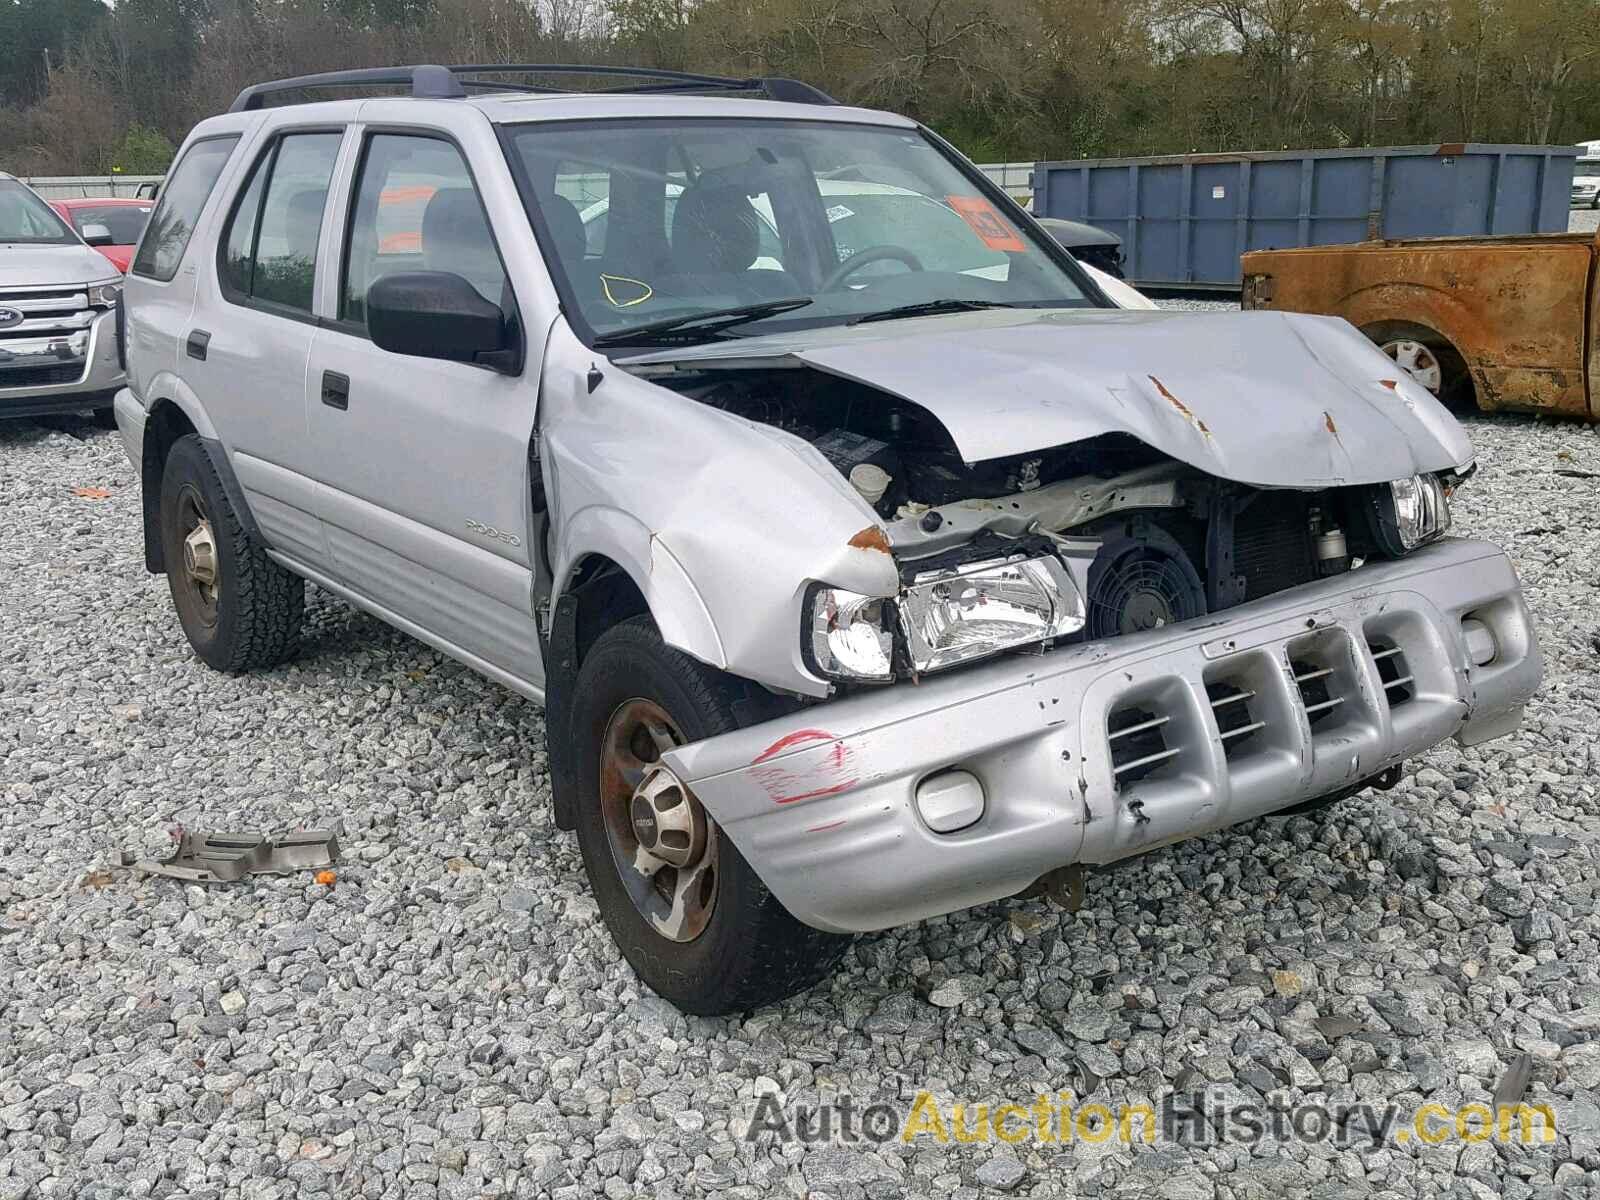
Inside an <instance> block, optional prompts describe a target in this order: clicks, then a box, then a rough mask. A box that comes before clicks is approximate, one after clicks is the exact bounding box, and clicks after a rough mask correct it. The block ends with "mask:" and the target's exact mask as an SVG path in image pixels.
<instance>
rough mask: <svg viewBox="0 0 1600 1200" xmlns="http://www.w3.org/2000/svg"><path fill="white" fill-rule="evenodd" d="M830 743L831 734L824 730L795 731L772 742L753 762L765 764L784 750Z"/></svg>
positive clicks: (831, 739)
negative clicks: (817, 743) (805, 745)
mask: <svg viewBox="0 0 1600 1200" xmlns="http://www.w3.org/2000/svg"><path fill="white" fill-rule="evenodd" d="M831 741H833V734H831V733H829V732H828V731H827V730H826V729H801V730H797V731H796V732H794V733H789V734H785V735H784V736H783V737H781V738H779V739H778V740H777V741H775V742H773V743H772V745H770V746H768V747H767V748H766V749H765V750H763V751H762V752H761V753H760V754H758V755H756V757H755V759H754V762H758V763H761V762H766V761H767V759H769V758H773V757H775V756H776V755H779V754H782V753H783V752H784V751H785V750H790V749H793V748H794V747H795V746H803V745H804V744H805V743H807V742H831Z"/></svg>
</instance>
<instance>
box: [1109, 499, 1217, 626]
mask: <svg viewBox="0 0 1600 1200" xmlns="http://www.w3.org/2000/svg"><path fill="white" fill-rule="evenodd" d="M1088 607H1089V611H1088V617H1089V623H1088V624H1087V625H1086V626H1085V627H1084V634H1085V636H1087V637H1088V638H1090V639H1098V638H1106V637H1116V636H1117V635H1118V634H1125V633H1142V632H1144V631H1145V630H1147V629H1160V628H1161V627H1162V626H1165V625H1171V624H1174V623H1175V622H1178V621H1187V620H1190V619H1191V618H1193V617H1199V616H1204V615H1205V613H1206V591H1205V585H1204V584H1202V583H1201V582H1200V575H1199V572H1197V571H1196V570H1195V568H1194V564H1193V563H1192V562H1190V561H1189V556H1188V555H1187V554H1185V553H1184V550H1183V547H1182V546H1180V545H1179V544H1178V542H1177V541H1176V539H1174V538H1173V537H1172V536H1171V535H1170V534H1168V533H1167V532H1166V531H1165V530H1163V529H1162V528H1161V527H1160V526H1158V525H1154V524H1152V523H1150V522H1148V521H1146V520H1143V519H1141V518H1135V519H1134V520H1133V521H1130V522H1129V523H1128V527H1127V530H1126V532H1119V533H1116V534H1113V535H1112V536H1110V537H1108V538H1106V540H1105V541H1104V542H1102V543H1101V545H1100V550H1099V553H1097V554H1096V555H1095V559H1094V562H1093V563H1092V564H1091V565H1090V567H1089V596H1088Z"/></svg>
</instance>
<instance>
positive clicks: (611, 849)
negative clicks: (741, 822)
mask: <svg viewBox="0 0 1600 1200" xmlns="http://www.w3.org/2000/svg"><path fill="white" fill-rule="evenodd" d="M749 690H750V689H749V686H748V685H746V684H744V683H742V682H740V681H738V680H735V679H732V678H730V677H728V676H726V675H723V674H722V673H721V672H718V671H715V670H713V669H711V668H710V667H707V666H706V665H705V664H703V663H700V662H697V661H696V660H694V659H692V658H690V657H689V656H688V655H686V654H683V653H681V652H679V651H677V650H674V649H672V648H671V647H669V646H667V645H666V644H665V643H663V642H662V640H661V636H660V634H658V633H657V632H656V630H655V626H654V625H653V624H652V623H651V622H650V621H649V619H648V618H644V617H638V618H634V619H632V620H629V621H625V622H623V623H622V624H620V625H617V626H615V627H613V628H612V629H610V630H608V631H607V632H606V633H604V634H602V635H601V637H600V638H599V640H598V641H596V643H595V645H594V647H593V649H591V650H590V652H589V654H588V656H587V657H585V659H584V660H583V666H582V667H581V668H580V669H579V672H578V678H577V681H576V684H575V686H574V687H573V702H572V704H573V712H572V721H571V725H570V728H571V730H572V735H573V737H574V739H575V741H576V752H577V755H578V785H579V792H578V795H579V806H580V808H579V812H578V842H579V845H580V846H581V848H582V850H583V862H584V868H585V870H586V871H587V872H588V875H589V885H590V887H591V888H592V889H593V890H594V894H595V899H596V900H597V901H598V903H599V905H600V913H601V915H602V917H604V919H605V922H606V926H607V928H608V929H610V931H611V936H612V937H613V938H614V939H615V940H616V943H617V946H618V948H619V949H620V950H621V951H622V954H623V957H624V958H626V959H627V960H628V963H629V965H630V966H632V967H633V969H634V970H635V971H636V972H637V973H638V975H639V977H640V978H641V979H643V980H644V981H645V983H647V984H649V985H650V987H651V988H653V989H654V990H655V991H656V992H657V993H659V994H660V995H662V996H664V997H666V998H667V999H668V1000H670V1001H672V1003H674V1004H675V1005H677V1006H678V1007H679V1008H681V1009H683V1010H684V1011H685V1012H690V1013H698V1014H702V1015H706V1016H712V1015H718V1014H722V1013H729V1012H739V1011H742V1010H745V1009H751V1008H758V1007H760V1006H761V1005H764V1004H770V1003H773V1002H775V1001H778V1000H782V999H783V998H785V997H786V996H791V995H793V994H794V993H796V992H798V991H800V990H802V989H804V988H806V987H809V986H810V985H811V984H813V983H815V982H816V981H817V980H819V979H821V978H822V977H823V976H824V975H826V974H827V973H828V971H829V970H831V969H832V967H833V965H834V963H835V962H836V961H837V960H838V957H839V955H840V954H841V953H842V952H843V950H844V948H845V947H846V946H847V945H848V944H849V939H848V938H846V937H841V936H838V935H835V934H828V933H823V932H821V931H819V930H816V929H812V928H810V927H809V926H806V925H802V924H801V923H800V922H799V921H797V920H795V919H794V917H792V916H790V915H789V912H788V910H787V909H785V908H784V907H783V905H782V904H780V903H779V902H778V900H777V899H776V898H775V897H774V896H773V895H772V893H771V892H769V891H768V890H767V887H766V885H765V884H764V883H762V882H761V879H760V877H759V876H758V875H757V874H756V873H755V871H754V870H753V869H752V868H751V866H750V864H749V863H747V862H746V861H745V860H744V857H743V856H742V855H741V854H740V853H739V851H738V849H737V848H736V847H735V846H734V845H733V843H732V842H731V841H729V839H728V837H727V835H726V834H725V833H723V831H722V830H721V829H719V828H718V827H717V824H716V822H715V820H713V819H712V818H711V816H710V814H708V813H707V812H706V811H705V809H704V808H703V807H702V806H701V804H700V802H699V801H698V800H697V799H696V798H695V796H694V794H693V792H691V791H690V790H689V789H688V788H687V787H686V786H685V785H684V784H683V783H682V781H681V780H679V779H678V778H677V777H676V776H675V775H674V774H673V773H672V771H671V770H670V769H669V768H668V767H666V766H665V764H663V763H662V762H661V756H662V755H663V754H664V753H665V752H666V751H668V750H671V749H672V748H673V747H674V746H679V745H684V744H686V743H688V742H694V741H699V740H701V739H702V738H707V737H712V736H714V735H716V734H719V733H727V732H729V731H731V730H733V729H736V728H738V722H737V721H736V720H735V718H734V706H735V704H736V703H737V702H738V701H740V700H741V699H743V698H744V697H745V696H746V694H747V693H748V692H749Z"/></svg>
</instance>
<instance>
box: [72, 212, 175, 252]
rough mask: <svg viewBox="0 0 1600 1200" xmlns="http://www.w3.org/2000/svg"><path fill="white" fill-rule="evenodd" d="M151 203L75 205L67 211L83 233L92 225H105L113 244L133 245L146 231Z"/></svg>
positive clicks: (78, 229)
mask: <svg viewBox="0 0 1600 1200" xmlns="http://www.w3.org/2000/svg"><path fill="white" fill-rule="evenodd" d="M153 207H154V205H150V204H106V205H102V206H99V207H81V206H76V205H75V206H74V207H72V208H69V209H68V210H67V211H68V212H69V213H70V214H71V215H72V224H73V226H74V227H75V228H76V229H77V231H78V232H79V233H80V234H81V233H82V232H83V231H84V230H85V229H87V228H88V227H89V226H90V225H104V226H105V227H106V228H107V229H109V230H110V231H111V244H112V245H113V246H132V245H135V244H136V243H137V242H138V241H139V235H140V234H141V233H143V232H144V226H145V222H146V221H148V220H149V219H150V210H151V208H153Z"/></svg>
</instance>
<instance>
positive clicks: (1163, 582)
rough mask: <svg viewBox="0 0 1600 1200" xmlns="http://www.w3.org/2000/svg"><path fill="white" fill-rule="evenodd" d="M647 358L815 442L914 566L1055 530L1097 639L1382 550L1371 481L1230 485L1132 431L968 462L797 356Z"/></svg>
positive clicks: (888, 404) (666, 380)
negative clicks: (746, 362) (1368, 506)
mask: <svg viewBox="0 0 1600 1200" xmlns="http://www.w3.org/2000/svg"><path fill="white" fill-rule="evenodd" d="M638 370H639V372H640V373H641V374H648V375H649V376H650V377H651V378H653V379H655V381H656V382H658V383H661V384H663V385H665V386H667V387H670V388H672V389H673V390H675V391H677V392H680V393H682V394H684V395H686V396H689V397H690V398H692V399H695V400H697V401H699V402H700V403H703V404H706V405H709V406H711V407H714V408H719V409H722V410H724V411H726V412H729V413H732V414H734V415H737V416H739V417H743V418H745V419H746V420H752V421H757V422H760V423H762V424H765V425H771V426H774V427H775V428H778V429H782V430H784V431H785V432H788V433H791V434H793V435H795V436H797V437H800V438H803V439H805V440H806V441H808V442H810V443H811V444H812V445H813V446H814V447H816V449H817V450H818V451H819V452H820V453H821V454H822V455H823V457H824V458H826V459H827V460H828V462H829V463H831V464H832V465H833V466H834V468H835V469H837V470H838V472H839V473H840V475H842V476H844V478H846V479H847V480H849V482H850V484H851V486H852V487H853V488H854V489H855V491H856V494H857V495H859V496H860V497H861V498H862V500H864V501H865V502H866V503H867V504H868V505H869V506H870V507H871V508H872V509H873V510H874V511H875V512H876V513H877V514H878V515H879V517H880V518H882V519H883V520H884V523H885V526H886V528H887V531H888V535H889V542H890V545H891V546H893V548H894V553H895V556H896V558H897V559H898V560H899V561H900V563H901V565H902V568H903V569H906V570H912V571H915V570H920V569H924V568H925V567H926V566H927V565H928V564H930V563H934V562H949V561H956V560H961V559H963V558H966V557H970V556H972V555H976V554H978V553H979V552H980V549H982V552H984V553H989V554H994V553H996V552H999V551H997V546H1000V545H1003V544H1006V543H1009V544H1012V545H1015V544H1018V543H1019V542H1021V541H1022V540H1031V541H1033V542H1036V543H1037V542H1040V541H1041V540H1042V539H1048V540H1049V541H1050V542H1051V543H1053V544H1054V546H1055V552H1056V554H1057V555H1058V556H1059V557H1060V558H1061V560H1062V561H1063V562H1064V563H1066V564H1067V565H1068V567H1069V568H1070V569H1071V570H1072V571H1073V573H1074V577H1075V578H1076V579H1077V580H1078V582H1079V584H1080V586H1081V587H1082V588H1083V589H1085V596H1086V601H1087V606H1088V612H1087V616H1088V624H1087V626H1086V627H1085V629H1084V631H1083V634H1082V635H1081V636H1083V637H1086V638H1105V637H1115V636H1118V635H1120V634H1126V633H1136V632H1140V631H1143V630H1147V629H1155V628H1159V627H1161V626H1163V625H1168V624H1172V623H1174V622H1178V621H1186V620H1189V619H1191V618H1194V617H1198V616H1202V615H1204V614H1205V613H1208V612H1219V611H1222V610H1224V609H1228V608H1232V607H1234V606H1235V605H1239V604H1244V603H1246V602H1248V601H1251V600H1258V599H1260V598H1262V597H1264V596H1270V595H1272V594H1274V593H1277V592H1281V591H1284V590H1286V589H1288V588H1292V587H1298V586H1300V585H1301V584H1305V583H1310V582H1312V581H1313V580H1315V579H1318V578H1320V577H1323V576H1328V575H1334V574H1338V573H1340V572H1342V571H1346V570H1349V569H1350V567H1351V564H1352V563H1353V562H1354V561H1356V560H1358V559H1361V558H1364V557H1366V556H1367V555H1368V554H1370V553H1371V552H1372V550H1373V542H1372V537H1371V535H1370V533H1369V526H1370V522H1369V521H1368V520H1367V519H1366V518H1365V516H1364V511H1365V510H1364V508H1363V506H1362V504H1361V502H1360V499H1359V495H1358V492H1359V489H1327V490H1323V491H1315V492H1307V491H1298V490H1293V489H1262V488H1252V487H1248V486H1245V485H1241V484H1235V483H1229V482H1227V481H1225V480H1221V479H1217V478H1215V477H1214V476H1210V475H1206V474H1204V473H1203V472H1200V471H1197V470H1195V469H1194V468H1192V467H1189V466H1187V465H1185V464H1183V463H1180V462H1177V461H1176V460H1174V459H1171V458H1169V457H1167V456H1165V455H1163V454H1161V453H1160V452H1158V451H1156V450H1154V449H1153V448H1151V447H1150V446H1147V445H1145V444H1144V443H1142V442H1140V441H1138V440H1137V439H1135V438H1132V437H1129V436H1127V435H1124V434H1109V435H1105V436H1102V437H1096V438H1092V439H1088V440H1086V441H1083V442H1077V443H1073V444H1071V445H1066V446H1056V447H1051V448H1048V449H1043V450H1035V451H1031V452H1029V453H1027V454H1021V455H1015V456H1012V457H1009V458H1000V459H992V460H989V461H986V462H978V463H969V462H966V461H964V460H963V459H962V458H961V455H960V453H959V452H958V451H957V449H956V446H955V443H954V441H953V440H952V438H951V436H950V433H949V431H948V430H947V429H946V428H945V426H944V425H943V424H942V423H941V422H940V421H939V420H938V419H937V418H935V417H934V416H933V414H932V413H930V412H928V411H927V410H926V409H923V408H921V407H919V406H918V405H916V404H913V403H910V402H909V401H906V400H902V399H900V398H899V397H896V396H893V395H889V394H887V393H884V392H881V391H879V390H877V389H875V388H872V387H869V386H867V385H865V384H861V383H857V382H855V381H852V380H849V379H843V378H839V377H837V376H833V375H828V374H824V373H822V372H819V371H816V370H812V369H809V368H802V367H797V366H794V365H789V366H783V365H775V366H768V367H746V366H740V367H737V368H730V367H726V366H721V367H714V366H704V367H694V368H687V369H684V368H679V367H671V366H668V367H662V366H653V367H652V366H646V367H641V368H638Z"/></svg>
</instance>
